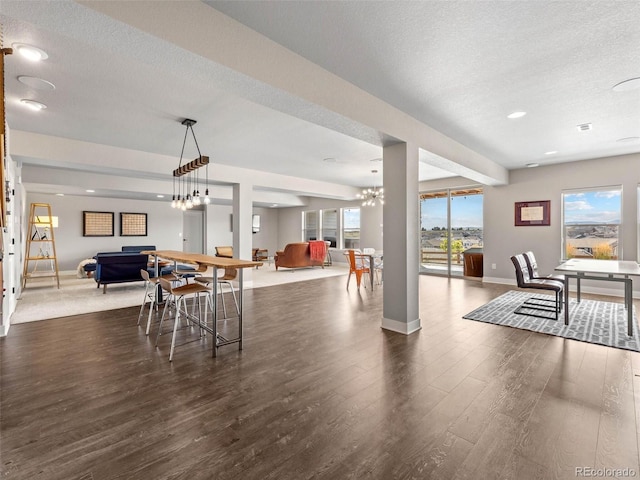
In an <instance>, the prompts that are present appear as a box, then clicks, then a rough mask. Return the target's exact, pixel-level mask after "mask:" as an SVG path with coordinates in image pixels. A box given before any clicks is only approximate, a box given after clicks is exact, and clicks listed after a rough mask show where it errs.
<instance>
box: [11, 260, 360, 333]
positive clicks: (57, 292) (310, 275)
mask: <svg viewBox="0 0 640 480" xmlns="http://www.w3.org/2000/svg"><path fill="white" fill-rule="evenodd" d="M348 273H349V269H348V268H347V266H346V265H334V266H331V267H325V268H324V269H322V268H319V267H314V268H305V269H280V270H278V271H277V272H276V269H275V267H274V266H273V264H272V265H264V266H262V267H260V268H259V269H252V270H251V271H250V273H249V272H248V271H245V282H251V284H252V286H251V285H248V286H247V288H259V287H268V286H271V285H279V284H282V283H292V282H302V281H306V280H314V279H317V278H325V277H333V276H340V275H347V274H348ZM249 277H251V278H250V279H249ZM339 281H344V282H346V279H345V280H339ZM345 284H346V283H345ZM96 285H97V284H96V282H95V280H93V278H77V277H76V276H75V275H61V276H60V289H58V288H56V283H55V279H54V278H51V277H47V278H34V279H30V280H28V281H27V287H26V288H25V289H24V290H23V291H22V296H21V297H20V299H19V300H18V305H17V307H16V311H15V312H14V313H13V315H12V316H11V323H12V324H16V323H25V322H33V321H36V320H45V319H49V318H58V317H67V316H69V315H79V314H82V313H91V312H101V311H104V310H114V309H117V308H125V307H132V306H138V307H139V306H140V304H141V303H142V297H143V296H144V282H132V283H119V284H118V283H116V284H113V285H109V286H108V287H107V293H106V295H103V293H102V288H96Z"/></svg>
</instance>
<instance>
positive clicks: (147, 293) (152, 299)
mask: <svg viewBox="0 0 640 480" xmlns="http://www.w3.org/2000/svg"><path fill="white" fill-rule="evenodd" d="M140 276H141V277H142V279H143V280H144V297H142V305H140V313H139V314H138V325H140V320H141V319H142V314H143V312H144V306H145V305H146V304H147V299H148V300H149V318H148V319H147V329H146V332H145V333H146V335H149V329H150V328H151V314H152V313H153V309H154V307H155V309H156V311H157V310H158V303H157V302H156V293H157V291H158V283H159V277H151V276H150V275H149V272H148V271H146V270H145V269H140ZM162 278H166V279H168V280H170V281H171V280H172V279H173V280H175V277H174V276H173V275H163V276H162Z"/></svg>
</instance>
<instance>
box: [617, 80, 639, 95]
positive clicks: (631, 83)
mask: <svg viewBox="0 0 640 480" xmlns="http://www.w3.org/2000/svg"><path fill="white" fill-rule="evenodd" d="M637 88H640V77H636V78H630V79H629V80H625V81H624V82H620V83H618V84H617V85H614V86H613V88H612V89H611V90H613V91H614V92H628V91H629V90H636V89H637Z"/></svg>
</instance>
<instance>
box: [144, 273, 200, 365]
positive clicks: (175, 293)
mask: <svg viewBox="0 0 640 480" xmlns="http://www.w3.org/2000/svg"><path fill="white" fill-rule="evenodd" d="M158 280H159V282H160V285H161V287H162V289H163V290H164V291H165V292H167V293H168V294H169V295H168V297H167V300H166V303H165V305H164V309H163V310H162V317H160V325H158V334H157V335H156V347H157V346H158V340H159V339H160V335H161V334H162V322H163V321H164V315H165V313H166V311H167V305H168V304H169V303H172V302H173V304H174V308H175V316H174V323H173V335H172V337H171V350H170V352H169V361H170V362H171V361H173V351H174V350H175V345H176V332H177V331H178V323H179V321H180V316H181V312H184V314H185V316H186V317H187V325H188V324H189V320H191V321H192V322H194V323H195V322H196V320H195V319H194V318H189V314H188V313H187V299H186V297H187V296H190V295H193V300H194V312H193V314H192V315H191V317H195V302H196V301H197V302H198V316H197V322H198V326H200V327H201V325H202V322H203V319H202V318H201V312H202V308H201V306H200V294H201V293H205V294H208V293H209V289H208V288H207V287H205V286H204V285H200V284H198V283H189V284H185V285H180V286H178V287H174V286H173V285H172V283H171V282H170V281H169V280H167V279H166V278H162V277H160V278H159V279H158ZM180 305H182V309H181V308H180ZM206 315H207V310H206V308H205V317H204V323H206V321H207V317H206ZM200 330H201V332H202V327H201V328H200Z"/></svg>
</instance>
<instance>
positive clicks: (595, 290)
mask: <svg viewBox="0 0 640 480" xmlns="http://www.w3.org/2000/svg"><path fill="white" fill-rule="evenodd" d="M595 282H597V283H600V282H598V281H595ZM482 283H497V284H500V285H511V286H513V287H514V288H515V287H517V284H516V281H515V279H514V280H512V279H509V278H497V277H483V278H482ZM589 283H591V281H590V280H583V281H582V284H581V286H580V291H581V292H582V293H591V294H593V295H606V296H609V297H620V298H624V290H623V289H622V287H621V288H620V289H615V288H603V287H594V286H592V285H589ZM637 285H638V282H637V281H636V286H637ZM569 291H570V292H576V291H577V286H576V282H575V280H574V279H571V283H570V284H569ZM633 298H637V299H640V291H638V290H634V291H633Z"/></svg>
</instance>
